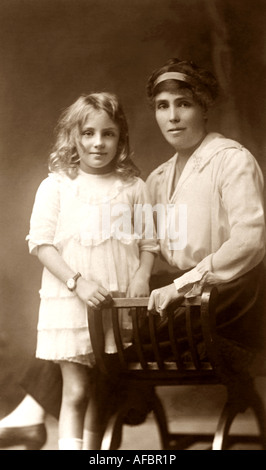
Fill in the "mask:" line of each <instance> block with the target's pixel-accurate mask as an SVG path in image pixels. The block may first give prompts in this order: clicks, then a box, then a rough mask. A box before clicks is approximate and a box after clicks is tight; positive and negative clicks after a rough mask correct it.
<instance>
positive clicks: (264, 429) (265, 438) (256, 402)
mask: <svg viewBox="0 0 266 470" xmlns="http://www.w3.org/2000/svg"><path fill="white" fill-rule="evenodd" d="M250 408H251V410H252V411H253V413H254V415H255V417H256V420H257V424H258V428H259V432H260V435H259V440H260V443H261V446H262V449H263V450H266V413H265V408H264V404H263V402H262V400H261V398H260V397H259V395H258V394H257V392H255V390H254V393H253V396H252V401H251V406H250Z"/></svg>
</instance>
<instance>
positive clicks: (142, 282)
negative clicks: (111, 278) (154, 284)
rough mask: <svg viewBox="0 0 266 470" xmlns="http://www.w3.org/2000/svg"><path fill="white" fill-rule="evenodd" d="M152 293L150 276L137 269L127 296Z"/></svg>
mask: <svg viewBox="0 0 266 470" xmlns="http://www.w3.org/2000/svg"><path fill="white" fill-rule="evenodd" d="M149 295H150V286H149V278H147V276H143V274H142V273H141V272H140V271H137V272H136V274H135V276H134V278H133V279H132V281H131V283H130V284H129V287H128V290H127V297H148V296H149Z"/></svg>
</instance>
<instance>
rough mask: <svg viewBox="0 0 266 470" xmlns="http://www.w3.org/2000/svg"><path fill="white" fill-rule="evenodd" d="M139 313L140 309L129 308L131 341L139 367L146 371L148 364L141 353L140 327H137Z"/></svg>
mask: <svg viewBox="0 0 266 470" xmlns="http://www.w3.org/2000/svg"><path fill="white" fill-rule="evenodd" d="M140 311H141V309H140V307H135V308H131V315H132V326H133V340H134V345H135V348H136V352H137V355H138V359H139V362H140V364H141V367H142V368H143V369H144V370H147V369H148V363H147V361H146V359H145V356H144V352H143V345H142V342H141V335H140V326H139V321H138V314H139V313H140Z"/></svg>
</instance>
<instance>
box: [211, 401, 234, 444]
mask: <svg viewBox="0 0 266 470" xmlns="http://www.w3.org/2000/svg"><path fill="white" fill-rule="evenodd" d="M237 414H238V411H237V410H236V408H235V406H232V405H230V404H229V403H226V404H225V406H224V408H223V411H222V414H221V416H220V419H219V422H218V426H217V429H216V432H215V435H214V439H213V442H212V450H225V448H226V442H227V437H228V433H229V430H230V427H231V424H232V422H233V420H234V419H235V417H236V415H237Z"/></svg>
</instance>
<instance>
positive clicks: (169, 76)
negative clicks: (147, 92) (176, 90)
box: [154, 72, 190, 87]
mask: <svg viewBox="0 0 266 470" xmlns="http://www.w3.org/2000/svg"><path fill="white" fill-rule="evenodd" d="M189 78H190V77H189V76H188V75H186V74H184V73H181V72H165V73H163V74H162V75H160V76H159V77H158V78H157V79H156V80H155V82H154V86H155V87H156V86H157V85H158V83H161V82H164V81H165V80H180V81H181V82H187V83H189V82H190V80H189Z"/></svg>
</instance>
